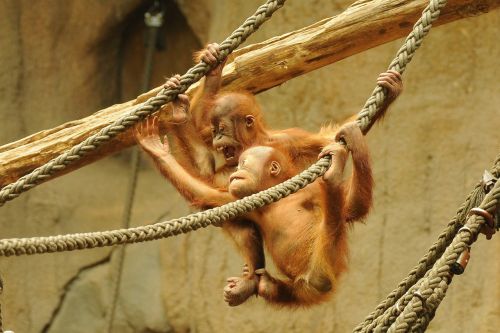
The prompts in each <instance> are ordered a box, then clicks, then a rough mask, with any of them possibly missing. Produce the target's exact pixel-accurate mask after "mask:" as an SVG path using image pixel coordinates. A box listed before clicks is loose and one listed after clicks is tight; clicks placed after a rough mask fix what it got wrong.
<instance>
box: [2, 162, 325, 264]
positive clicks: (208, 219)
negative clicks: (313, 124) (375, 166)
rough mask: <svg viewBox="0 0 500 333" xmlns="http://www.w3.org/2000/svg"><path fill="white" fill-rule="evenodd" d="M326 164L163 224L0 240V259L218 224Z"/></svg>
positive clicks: (306, 179)
mask: <svg viewBox="0 0 500 333" xmlns="http://www.w3.org/2000/svg"><path fill="white" fill-rule="evenodd" d="M330 162H331V157H330V156H326V157H323V158H321V159H320V160H319V161H318V162H316V163H315V164H314V165H313V166H311V167H310V168H309V169H307V170H305V171H303V172H301V173H300V174H299V175H297V176H295V177H293V178H290V179H289V180H287V181H285V182H283V183H282V184H278V185H276V186H274V187H271V188H269V189H267V190H265V191H262V192H259V193H256V194H253V195H251V196H248V197H245V198H243V199H240V200H238V201H234V202H231V203H228V204H226V205H223V206H220V207H216V208H213V209H209V210H206V211H202V212H198V213H194V214H191V215H188V216H186V217H181V218H177V219H174V220H170V221H167V222H159V223H155V224H152V225H146V226H140V227H135V228H129V229H120V230H111V231H103V232H90V233H79V234H69V235H59V236H49V237H33V238H19V239H18V238H13V239H3V240H0V256H12V255H17V256H19V255H31V254H41V253H51V252H62V251H73V250H82V249H91V248H95V247H103V246H112V245H117V244H126V243H138V242H144V241H150V240H155V239H160V238H166V237H171V236H175V235H178V234H180V233H187V232H190V231H193V230H196V229H199V228H201V227H203V228H205V227H207V226H208V225H210V224H219V223H221V222H223V221H226V220H229V219H232V218H234V217H236V216H238V215H241V214H244V213H246V212H249V211H251V210H254V209H257V208H260V207H262V206H264V205H268V204H270V203H272V202H275V201H278V200H280V199H281V198H284V197H286V196H288V195H290V194H292V193H295V192H297V191H298V190H299V189H301V188H303V187H305V186H306V185H308V184H310V183H311V182H313V181H314V180H315V179H316V178H318V177H319V176H321V175H323V174H324V173H325V171H326V170H327V169H328V168H329V166H330Z"/></svg>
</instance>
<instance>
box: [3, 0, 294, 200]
mask: <svg viewBox="0 0 500 333" xmlns="http://www.w3.org/2000/svg"><path fill="white" fill-rule="evenodd" d="M285 1H286V0H268V1H267V2H266V3H265V4H263V5H262V6H260V7H259V8H258V9H257V11H256V12H255V14H253V15H252V16H250V17H249V18H247V19H246V20H245V22H244V23H243V24H242V25H241V26H240V27H239V28H238V29H236V30H235V31H234V32H233V33H232V34H231V35H230V36H229V37H228V38H226V39H225V40H224V41H223V42H222V43H221V44H220V53H219V54H220V57H221V59H220V60H222V59H224V58H226V57H227V56H228V54H229V53H231V52H232V51H233V50H235V49H236V48H237V47H238V46H239V45H240V44H241V43H243V42H244V41H245V40H246V39H247V38H248V36H250V35H251V34H252V33H254V32H255V31H257V29H258V28H259V27H260V26H261V25H262V23H264V22H265V21H266V20H268V19H269V18H270V17H271V15H272V14H273V13H274V12H275V11H277V10H278V9H279V8H281V7H282V6H283V4H284V3H285ZM209 70H210V66H209V65H207V64H206V63H204V62H200V63H198V64H197V65H195V66H194V67H192V68H191V69H189V70H188V71H187V73H186V74H184V75H182V76H181V79H180V82H181V84H180V86H179V87H177V88H163V89H161V90H160V92H159V93H158V94H157V95H156V96H154V97H151V98H150V99H148V100H147V101H146V102H145V103H144V104H142V105H139V106H138V107H136V108H135V109H134V110H132V111H130V112H129V113H128V114H126V115H125V116H123V117H121V118H120V119H118V120H116V121H115V122H114V123H112V124H110V125H108V126H106V127H104V128H102V129H101V130H100V131H99V132H98V133H96V134H94V135H92V136H90V137H88V138H87V139H85V140H84V141H82V142H81V143H79V144H78V145H76V146H74V147H73V148H71V149H70V150H68V151H66V152H64V153H63V154H61V155H59V156H58V157H56V158H54V159H52V160H50V161H49V162H47V163H46V164H44V165H42V166H41V167H38V168H36V169H35V170H33V171H32V172H30V173H29V174H27V175H25V176H23V177H21V178H19V179H18V180H17V181H15V182H13V183H11V184H9V185H6V186H5V187H3V188H2V189H1V190H0V207H1V206H3V205H4V204H5V202H7V201H10V200H13V199H15V198H17V197H18V196H19V195H20V194H21V193H23V192H26V191H28V190H30V189H32V188H33V187H35V186H37V184H38V183H40V182H42V181H44V180H47V179H49V178H52V177H53V176H54V175H56V174H57V173H58V172H59V171H61V170H63V169H64V168H66V166H67V165H70V164H72V163H74V162H75V161H77V160H79V159H80V158H81V157H82V156H84V155H85V154H87V153H89V152H91V151H93V150H95V149H97V148H98V147H99V146H101V145H102V144H103V143H105V142H108V141H110V140H111V139H112V138H113V137H115V136H116V135H117V134H119V133H121V132H124V131H125V130H126V129H128V128H129V127H131V126H132V125H134V124H136V123H138V122H139V121H141V120H142V119H144V118H146V117H147V116H149V115H151V114H152V113H153V112H155V111H157V110H158V109H159V108H160V107H161V106H162V105H164V104H166V103H168V102H170V101H172V100H173V99H174V98H175V97H176V96H177V95H178V94H181V93H183V92H185V91H186V90H187V88H188V87H189V86H190V85H191V84H193V83H194V82H196V81H198V80H200V79H201V78H202V77H203V76H204V75H205V74H206V73H207V72H208V71H209Z"/></svg>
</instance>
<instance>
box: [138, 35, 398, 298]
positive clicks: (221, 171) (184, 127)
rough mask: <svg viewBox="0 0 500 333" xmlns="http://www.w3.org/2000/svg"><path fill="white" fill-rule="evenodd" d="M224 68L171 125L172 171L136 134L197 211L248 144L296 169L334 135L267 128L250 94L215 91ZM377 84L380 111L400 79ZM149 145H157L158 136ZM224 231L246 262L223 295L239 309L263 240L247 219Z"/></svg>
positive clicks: (211, 53) (209, 58)
mask: <svg viewBox="0 0 500 333" xmlns="http://www.w3.org/2000/svg"><path fill="white" fill-rule="evenodd" d="M217 52H218V46H217V45H215V44H211V45H209V46H208V47H207V49H206V50H204V51H202V53H201V55H200V58H201V59H202V60H204V61H205V62H207V63H211V62H212V63H213V62H215V61H216V60H215V56H216V55H217ZM222 67H223V64H219V65H218V66H216V67H215V68H214V69H213V70H212V71H211V72H210V73H209V74H208V75H207V77H206V78H205V80H204V82H203V84H202V86H201V87H200V89H199V90H198V92H197V94H196V95H195V97H194V98H193V102H192V107H191V113H192V117H191V120H190V121H187V122H181V124H178V125H175V124H174V125H172V126H169V132H168V136H169V138H170V139H171V140H172V141H173V142H174V147H175V148H177V149H178V151H174V152H173V153H174V156H175V157H176V159H177V160H178V162H179V163H178V164H177V165H176V167H173V166H172V168H173V169H172V170H169V168H170V167H169V166H168V164H169V162H167V161H168V160H171V159H172V156H170V154H165V153H164V152H163V151H162V149H163V148H162V146H161V144H160V145H159V146H158V145H156V146H155V145H153V146H155V148H154V149H153V148H151V144H150V143H151V142H149V141H150V140H149V139H148V140H145V139H144V138H143V137H141V135H140V134H138V141H139V143H140V144H141V146H143V148H144V150H146V151H147V152H148V153H149V155H151V156H152V157H153V159H155V162H156V164H157V166H158V167H159V169H160V171H161V172H162V174H163V175H164V176H165V177H167V178H168V179H169V180H170V181H171V182H172V183H173V184H174V185H175V186H176V188H177V189H178V191H179V192H180V193H181V194H182V195H183V196H184V197H185V198H186V199H187V200H189V201H190V202H191V203H193V204H194V205H195V206H198V207H201V208H207V207H213V206H215V205H218V203H219V202H220V200H219V201H218V200H215V199H217V198H218V195H223V196H224V194H227V193H224V190H227V188H228V179H229V175H230V174H231V173H232V172H234V170H235V167H236V165H237V163H238V159H239V156H240V154H241V152H242V151H243V150H245V149H247V148H248V147H250V146H251V145H264V146H270V147H274V148H276V149H278V150H280V151H282V152H283V153H284V154H285V155H286V156H288V157H289V158H290V160H291V162H292V163H293V164H294V165H295V167H296V169H297V170H302V169H303V168H305V167H307V166H309V165H310V164H312V163H313V162H314V161H316V158H317V155H318V154H319V153H320V152H321V150H322V148H323V147H325V146H327V145H328V144H329V143H330V142H331V140H332V137H333V136H334V132H333V130H332V129H331V128H327V129H323V130H321V131H320V132H319V133H310V132H307V131H304V130H302V129H299V128H292V129H285V130H278V131H276V130H271V129H269V128H267V127H266V126H265V124H264V121H263V119H262V112H261V110H260V107H259V105H258V104H257V102H256V101H255V98H254V97H253V95H251V94H248V93H246V92H224V93H220V94H219V93H218V92H219V89H220V83H221V73H222ZM377 82H378V83H379V84H380V85H382V86H384V87H386V88H387V89H388V91H389V94H388V96H389V97H388V99H387V103H386V104H385V105H384V107H383V108H384V110H385V109H387V107H388V106H389V104H390V103H391V102H392V101H393V100H394V99H395V98H396V97H397V96H398V95H399V93H400V91H401V89H402V82H401V77H400V76H399V74H398V73H396V72H387V73H383V74H381V75H380V76H379V79H378V81H377ZM178 84H179V82H178V78H177V77H173V78H171V79H170V80H169V81H168V82H167V84H166V85H167V86H169V87H175V86H176V85H178ZM179 98H180V99H179V100H178V101H177V102H176V103H174V115H175V112H176V110H177V109H175V107H181V108H183V109H184V110H187V109H188V108H189V105H188V104H189V100H188V99H187V96H185V95H180V97H179ZM181 111H182V110H181ZM179 114H181V113H179ZM179 114H178V115H179ZM174 118H175V117H174ZM178 118H179V119H181V118H182V117H178ZM153 141H155V142H156V143H158V142H159V141H158V139H157V138H155V139H154V140H153ZM179 147H180V148H179ZM165 155H168V156H170V158H167V157H166V156H165ZM179 164H180V165H179ZM189 176H194V177H196V178H192V177H191V178H192V179H191V180H192V184H196V186H190V187H186V186H183V185H182V183H183V181H184V180H185V179H187V178H186V177H189ZM219 190H222V191H219ZM207 193H208V194H207ZM200 198H203V200H200ZM214 198H215V199H214ZM223 229H224V230H225V231H226V232H227V233H228V234H229V235H230V236H231V238H232V239H233V240H234V242H235V243H236V246H237V248H238V249H239V250H240V251H241V253H242V255H243V257H244V259H245V264H246V266H245V268H244V272H243V275H242V276H241V277H239V278H232V279H231V281H230V282H229V285H228V286H227V287H226V290H225V293H224V295H225V298H226V301H227V302H228V304H229V305H238V304H241V303H242V302H243V301H245V300H246V298H248V297H249V296H248V295H249V293H250V292H252V293H253V292H254V289H255V288H254V287H255V286H254V285H255V279H256V276H255V274H254V272H255V270H256V269H259V268H264V265H265V259H264V253H263V249H262V236H261V235H260V233H259V230H258V228H257V227H256V225H255V224H254V223H252V221H250V220H248V218H240V219H237V220H235V221H227V222H225V223H224V224H223Z"/></svg>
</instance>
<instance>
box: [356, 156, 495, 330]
mask: <svg viewBox="0 0 500 333" xmlns="http://www.w3.org/2000/svg"><path fill="white" fill-rule="evenodd" d="M490 172H491V173H492V174H493V175H494V176H495V177H497V178H498V177H499V176H500V154H499V155H498V156H497V158H496V160H495V162H494V165H493V167H492V168H491V169H490ZM483 198H484V189H483V184H482V183H481V182H479V183H477V184H476V186H475V187H474V189H473V190H472V192H471V193H470V194H469V195H468V196H467V198H466V200H465V202H464V203H463V204H462V205H461V206H460V208H459V209H458V211H457V213H456V215H455V217H454V218H453V219H451V221H450V222H449V223H448V225H447V226H446V228H445V229H444V230H443V232H441V234H440V235H439V237H438V240H437V241H436V242H435V243H434V244H433V245H432V246H431V247H430V248H429V250H428V251H427V254H426V255H425V256H423V257H422V258H421V259H420V260H419V262H418V264H417V265H416V266H415V267H414V268H413V269H412V270H411V271H410V272H409V274H408V276H407V277H406V278H405V279H404V280H403V281H401V282H400V283H399V284H398V286H397V288H396V289H394V290H393V291H392V292H391V293H390V294H389V295H388V296H387V297H386V299H385V300H384V301H382V302H381V303H380V304H379V305H378V306H377V307H376V309H375V311H373V312H372V313H371V314H370V315H369V316H368V317H367V318H366V319H365V321H364V322H363V323H361V324H360V325H358V326H357V327H356V329H355V330H354V332H363V333H364V332H372V331H374V330H375V328H380V327H386V326H387V325H390V323H392V322H393V320H394V319H395V318H396V317H397V315H398V314H399V313H398V311H397V308H396V307H395V306H394V305H395V304H396V302H397V301H398V302H399V306H400V307H404V306H405V305H406V304H407V303H408V302H409V300H410V299H408V298H406V297H407V294H408V293H411V292H413V291H414V290H415V286H414V285H415V283H416V282H417V281H418V280H419V279H421V278H422V277H424V276H427V275H428V273H429V272H428V270H429V269H430V268H431V267H432V266H433V265H434V263H435V262H436V260H437V259H438V258H439V257H441V255H442V254H443V252H444V251H445V249H446V247H447V246H448V245H449V244H450V243H451V241H452V240H453V237H454V236H455V234H456V233H457V231H458V229H459V228H460V226H462V225H464V224H465V222H466V219H467V214H468V212H469V211H470V210H471V209H472V208H474V207H477V206H479V204H480V203H481V202H482V200H483ZM387 327H388V326H387ZM382 331H384V330H382Z"/></svg>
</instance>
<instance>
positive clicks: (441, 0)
mask: <svg viewBox="0 0 500 333" xmlns="http://www.w3.org/2000/svg"><path fill="white" fill-rule="evenodd" d="M445 5H446V0H430V3H429V5H428V6H427V7H426V8H425V9H424V10H423V12H422V17H421V18H420V19H419V20H418V21H417V22H416V23H415V25H414V26H413V30H412V31H411V32H410V33H409V34H408V36H407V37H406V39H405V41H404V43H403V46H401V48H400V49H399V50H398V52H397V54H396V57H395V58H394V59H393V60H392V62H391V63H390V65H389V69H392V70H395V71H398V72H399V73H401V74H403V73H404V71H405V69H406V66H407V65H408V63H409V62H410V61H411V59H412V58H413V56H414V55H415V52H416V51H417V49H418V48H419V47H420V45H422V41H423V39H424V37H425V36H426V35H427V34H428V33H429V31H430V30H431V28H432V22H434V21H435V20H437V19H438V17H439V14H440V10H441V8H443V7H444V6H445ZM386 93H387V91H386V89H385V88H383V87H381V86H379V85H377V87H375V89H374V90H373V92H372V94H371V96H370V98H368V100H367V101H366V103H365V105H364V106H363V109H362V110H361V111H360V112H359V115H358V118H357V120H356V121H357V123H358V125H359V127H360V128H361V130H362V131H363V133H364V134H366V133H367V132H368V131H369V130H370V128H371V126H372V125H373V124H374V123H375V122H374V120H376V119H377V118H378V117H379V116H380V114H379V110H380V107H381V106H382V105H383V103H384V100H385V96H386Z"/></svg>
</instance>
